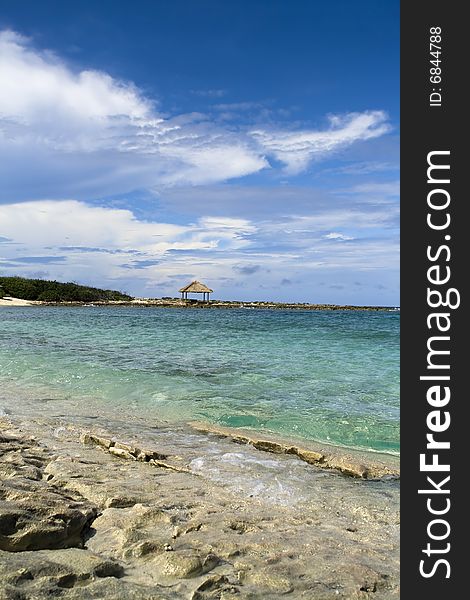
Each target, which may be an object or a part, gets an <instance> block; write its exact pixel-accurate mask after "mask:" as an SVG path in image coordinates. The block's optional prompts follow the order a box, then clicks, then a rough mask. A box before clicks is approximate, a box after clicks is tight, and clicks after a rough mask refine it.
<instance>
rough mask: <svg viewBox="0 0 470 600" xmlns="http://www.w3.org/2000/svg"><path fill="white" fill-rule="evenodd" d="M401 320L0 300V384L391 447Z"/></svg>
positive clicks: (168, 415)
mask: <svg viewBox="0 0 470 600" xmlns="http://www.w3.org/2000/svg"><path fill="white" fill-rule="evenodd" d="M399 326H400V316H399V313H397V312H386V311H384V312H369V311H354V312H349V311H280V310H256V309H255V310H246V309H245V310H243V309H234V310H218V309H213V310H201V309H177V308H175V309H172V308H167V309H157V308H144V307H135V308H134V307H131V308H124V307H101V308H100V307H76V308H65V307H27V308H21V307H8V308H7V307H5V308H4V307H2V308H0V385H1V386H2V389H3V392H4V394H5V391H8V390H9V389H12V386H13V385H14V386H15V390H16V392H15V393H18V391H17V390H18V389H23V390H24V391H25V393H26V392H27V393H28V394H29V395H31V394H33V395H34V394H35V393H36V394H37V396H38V399H39V398H40V397H41V398H42V399H43V400H44V398H43V396H44V394H49V395H52V396H53V398H54V399H55V400H56V401H57V400H60V399H61V398H63V399H64V401H65V400H66V401H67V402H68V404H69V405H70V403H71V402H72V404H75V405H76V406H80V407H84V406H85V407H87V406H89V408H90V411H92V410H93V407H98V406H99V407H102V408H103V409H108V410H110V411H117V412H119V413H122V414H125V413H126V412H128V413H129V414H131V413H132V412H134V414H135V413H138V414H140V415H141V414H145V415H148V416H149V418H158V419H164V420H167V421H181V420H184V421H187V420H202V421H209V422H212V423H217V424H220V425H224V426H229V427H245V428H253V429H256V430H267V431H270V432H275V433H278V434H282V435H284V436H289V437H297V438H304V439H310V440H317V441H324V442H329V443H331V444H337V445H341V446H349V447H357V448H364V449H371V450H377V451H386V452H392V453H396V452H398V451H399ZM17 402H18V404H21V398H18V400H17Z"/></svg>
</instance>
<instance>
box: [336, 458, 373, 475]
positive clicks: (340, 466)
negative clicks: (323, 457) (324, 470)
mask: <svg viewBox="0 0 470 600" xmlns="http://www.w3.org/2000/svg"><path fill="white" fill-rule="evenodd" d="M327 465H328V467H330V468H331V469H337V470H338V471H341V473H343V475H349V476H350V477H358V478H360V479H366V478H367V476H368V473H369V470H368V468H367V467H366V466H365V465H363V464H361V463H360V462H355V461H352V460H348V459H347V458H342V457H335V458H332V459H329V460H328V461H327Z"/></svg>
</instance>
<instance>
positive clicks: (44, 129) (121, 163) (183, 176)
mask: <svg viewBox="0 0 470 600" xmlns="http://www.w3.org/2000/svg"><path fill="white" fill-rule="evenodd" d="M0 89H2V94H1V95H0V176H1V177H2V180H3V182H4V183H3V186H2V193H3V200H4V201H10V202H11V201H12V200H25V199H35V198H44V197H49V198H51V197H55V196H57V197H64V195H73V196H74V197H83V198H85V197H87V196H88V197H89V196H90V195H91V196H94V197H99V196H104V195H110V194H113V193H117V192H118V191H119V192H121V193H122V192H126V191H131V190H134V189H142V188H148V187H151V186H157V185H158V186H174V185H182V184H185V185H203V184H211V183H216V182H225V181H227V180H230V179H233V178H239V177H243V176H247V175H251V174H254V173H258V172H259V171H261V170H263V169H269V168H271V169H272V168H277V167H276V162H275V161H280V162H281V163H283V164H284V165H285V167H286V170H287V171H288V173H290V174H297V173H300V172H301V171H302V170H305V169H306V168H307V167H308V165H309V163H310V162H311V161H312V160H314V159H319V158H324V157H325V156H327V155H328V154H330V153H331V152H334V151H335V150H337V149H339V148H343V147H345V146H347V145H351V144H353V143H354V142H357V141H361V140H367V139H370V138H373V137H377V136H380V135H383V134H385V133H387V131H389V125H388V123H387V116H386V114H385V113H384V112H383V111H365V112H363V113H352V114H348V115H343V116H338V115H336V116H331V117H330V118H329V123H328V126H327V127H326V129H324V130H321V131H320V130H311V129H306V130H297V131H290V130H283V129H280V128H278V129H272V130H267V129H265V128H264V127H262V126H259V125H258V126H257V124H256V123H253V124H252V126H251V127H246V125H243V126H242V125H241V124H238V125H236V124H233V123H232V124H231V126H230V127H225V126H224V125H222V124H221V123H220V121H219V120H218V119H217V118H214V119H212V118H211V116H210V115H209V114H201V113H189V114H183V115H174V116H167V115H165V116H164V115H162V114H161V113H159V112H158V107H157V106H156V104H155V102H153V101H152V100H151V99H149V98H146V97H145V96H144V94H143V93H142V92H141V91H140V90H138V89H137V87H136V86H135V85H134V84H132V83H131V82H123V81H118V80H116V79H114V78H112V77H111V76H110V75H108V74H107V73H104V72H101V71H96V70H84V71H80V72H78V71H75V70H74V69H73V68H71V67H70V66H68V65H67V64H66V63H65V62H63V61H62V60H61V59H60V58H59V57H58V56H56V55H55V54H53V53H51V52H48V51H41V50H38V49H36V48H35V47H34V46H33V45H32V43H31V41H30V40H28V39H27V38H25V37H23V36H21V35H19V34H18V33H15V32H13V31H3V32H0ZM215 92H217V93H215ZM194 93H196V92H194ZM197 93H199V92H197ZM201 93H202V92H201ZM204 94H205V95H206V96H209V97H220V96H221V95H223V94H222V93H221V90H215V91H214V90H212V91H211V90H207V91H206V92H204ZM248 105H251V103H248V102H247V103H238V108H237V105H236V104H234V105H232V106H233V108H234V109H237V110H240V111H243V110H246V107H247V106H248ZM272 159H275V161H274V162H273V161H272ZM26 168H28V175H29V176H28V179H27V181H26V180H25V178H24V177H23V173H24V170H25V169H26ZM52 181H53V185H52V184H51V182H52Z"/></svg>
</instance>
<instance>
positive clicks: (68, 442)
mask: <svg viewBox="0 0 470 600" xmlns="http://www.w3.org/2000/svg"><path fill="white" fill-rule="evenodd" d="M58 424H60V425H61V427H60V428H59V429H60V430H61V433H60V434H59V433H57V426H58ZM80 434H81V441H80ZM260 441H261V442H263V443H262V444H260V447H261V449H263V450H266V449H267V450H269V451H272V449H271V448H270V447H268V448H266V447H265V443H264V442H265V440H260ZM0 476H1V496H0V498H1V502H0V536H1V538H0V539H1V546H0V599H1V600H7V599H8V600H42V599H45V598H51V597H55V598H65V599H70V600H74V599H76V600H88V599H103V600H128V599H129V600H131V599H132V600H177V599H187V600H216V599H217V600H266V599H269V600H276V599H281V598H291V599H293V600H297V599H299V600H300V599H302V600H306V599H307V600H316V599H318V600H333V599H335V600H336V599H338V598H340V599H343V600H346V599H348V600H349V599H351V600H366V599H370V598H371V597H372V594H373V598H374V600H392V599H393V600H396V599H397V598H398V597H399V590H398V514H397V512H396V509H395V508H394V507H393V506H390V504H389V501H388V500H387V499H386V498H385V496H382V493H381V491H380V488H378V491H377V493H375V492H374V488H370V487H369V486H370V485H371V484H370V483H368V482H366V481H360V480H356V479H353V478H345V479H344V486H345V487H344V490H345V491H344V494H345V497H344V498H342V497H340V498H337V499H335V500H334V502H332V500H331V494H330V493H329V491H328V490H326V491H322V488H318V489H316V490H314V493H313V494H312V499H311V500H310V501H309V503H308V505H302V506H300V507H298V508H297V507H296V506H295V505H294V506H276V505H273V504H272V503H271V504H265V503H263V501H262V499H252V498H250V497H247V496H244V495H243V496H242V495H237V494H236V493H234V492H233V491H232V492H228V491H227V490H226V489H224V487H223V485H217V484H215V483H214V482H213V481H210V480H209V479H206V478H205V477H204V474H203V473H202V474H199V475H198V476H196V475H195V474H193V473H191V472H190V469H189V468H188V465H186V464H184V459H183V460H182V459H181V458H179V459H178V457H176V456H173V455H171V454H170V453H168V452H161V451H159V449H158V448H152V447H151V445H149V444H148V443H145V444H144V443H142V444H139V443H138V442H137V441H135V443H134V442H132V443H131V442H128V441H121V440H116V439H115V438H114V437H113V435H112V433H110V432H106V431H104V430H100V431H96V432H94V431H87V432H85V433H84V432H82V431H80V430H79V429H78V428H76V427H75V426H73V425H69V426H66V427H64V426H63V422H60V423H57V422H53V421H51V422H50V424H48V423H46V422H43V423H42V424H41V421H40V420H39V419H38V420H37V421H36V422H28V423H25V422H22V423H20V424H18V423H12V422H10V421H8V420H6V419H0ZM340 479H341V478H336V477H335V481H339V480H340ZM372 485H375V484H373V482H372ZM348 490H349V491H348ZM387 493H389V492H387ZM364 494H365V495H364ZM371 494H372V495H371Z"/></svg>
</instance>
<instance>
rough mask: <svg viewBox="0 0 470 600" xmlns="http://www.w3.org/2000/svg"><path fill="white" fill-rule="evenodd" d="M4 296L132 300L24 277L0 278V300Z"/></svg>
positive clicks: (48, 299)
mask: <svg viewBox="0 0 470 600" xmlns="http://www.w3.org/2000/svg"><path fill="white" fill-rule="evenodd" d="M5 296H12V297H13V298H19V299H21V300H34V301H39V302H109V301H113V300H114V301H116V300H121V301H126V300H127V301H129V300H132V296H129V295H128V294H123V293H122V292H117V291H116V290H101V289H99V288H94V287H89V286H86V285H79V284H78V283H60V282H59V281H47V280H45V279H27V278H26V277H0V298H4V297H5Z"/></svg>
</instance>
